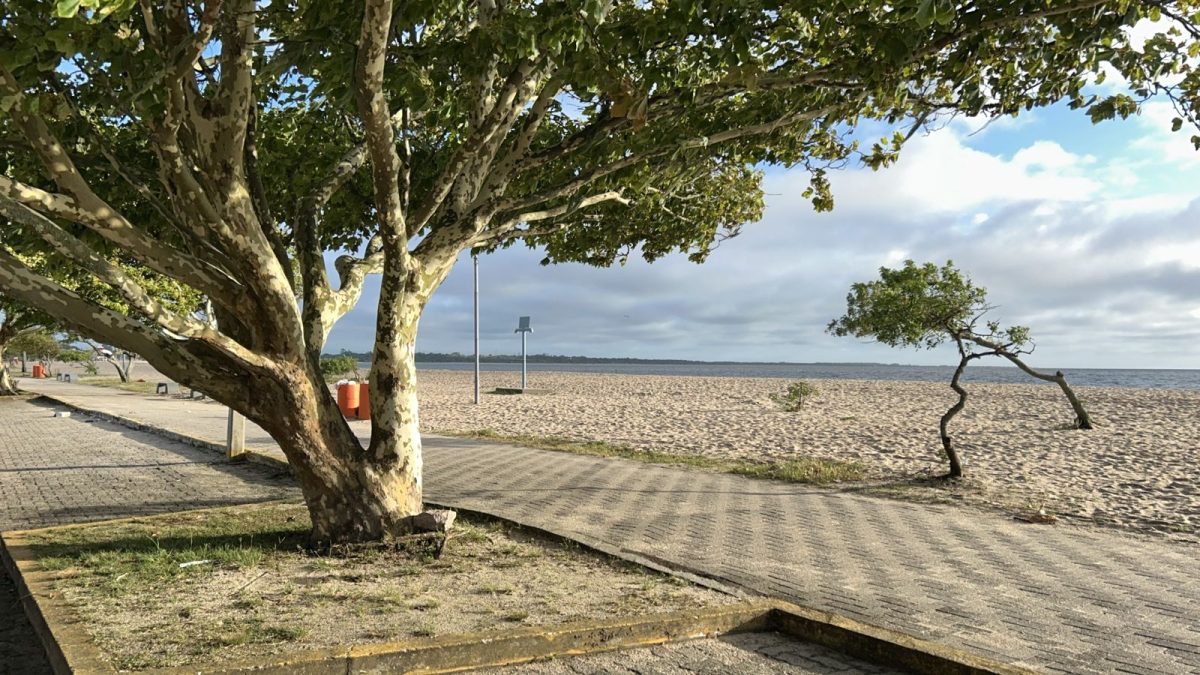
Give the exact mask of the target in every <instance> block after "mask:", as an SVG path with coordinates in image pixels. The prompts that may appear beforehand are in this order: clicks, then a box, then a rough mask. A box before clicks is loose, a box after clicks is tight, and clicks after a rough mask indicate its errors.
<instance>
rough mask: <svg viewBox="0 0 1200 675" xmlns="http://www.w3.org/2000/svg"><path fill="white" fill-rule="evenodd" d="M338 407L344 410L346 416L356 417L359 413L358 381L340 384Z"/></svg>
mask: <svg viewBox="0 0 1200 675" xmlns="http://www.w3.org/2000/svg"><path fill="white" fill-rule="evenodd" d="M337 401H338V408H339V409H340V410H341V411H342V415H343V416H345V417H354V416H355V415H357V414H358V383H357V382H349V383H346V384H339V385H338V388H337Z"/></svg>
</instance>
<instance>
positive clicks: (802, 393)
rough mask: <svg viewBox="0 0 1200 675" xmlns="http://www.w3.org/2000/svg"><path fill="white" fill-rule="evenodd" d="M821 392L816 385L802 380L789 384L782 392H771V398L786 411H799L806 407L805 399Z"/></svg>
mask: <svg viewBox="0 0 1200 675" xmlns="http://www.w3.org/2000/svg"><path fill="white" fill-rule="evenodd" d="M819 393H821V392H820V390H818V389H817V388H816V387H814V386H813V385H811V384H809V383H808V382H805V381H804V380H800V381H799V382H793V383H791V384H789V385H788V386H787V389H786V390H785V391H784V392H783V393H782V394H771V400H772V401H774V402H775V404H776V405H778V406H779V407H780V408H782V409H783V410H784V411H786V412H798V411H800V410H803V409H804V399H807V398H813V397H814V396H816V395H817V394H819Z"/></svg>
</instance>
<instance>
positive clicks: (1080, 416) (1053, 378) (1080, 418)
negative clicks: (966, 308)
mask: <svg viewBox="0 0 1200 675" xmlns="http://www.w3.org/2000/svg"><path fill="white" fill-rule="evenodd" d="M972 340H973V341H974V342H975V343H976V344H979V345H982V346H984V347H987V348H989V349H994V350H996V353H997V354H999V355H1000V356H1003V357H1004V358H1006V359H1008V360H1009V361H1012V362H1013V364H1014V365H1016V366H1017V367H1018V368H1020V369H1021V370H1023V371H1025V373H1026V374H1027V375H1029V376H1031V377H1036V378H1037V379H1039V380H1042V381H1044V382H1054V383H1055V384H1057V385H1058V387H1059V389H1062V392H1063V395H1065V396H1066V397H1067V401H1068V402H1070V404H1071V409H1072V410H1074V411H1075V428H1076V429H1091V428H1092V417H1091V415H1088V412H1087V410H1086V409H1084V407H1083V402H1082V401H1080V400H1079V397H1078V396H1076V395H1075V391H1074V390H1073V389H1071V385H1069V384H1067V376H1066V375H1063V372H1062V371H1061V370H1058V371H1055V373H1054V374H1053V375H1047V374H1045V373H1043V372H1041V371H1037V370H1034V369H1033V368H1031V367H1029V365H1027V364H1026V363H1025V362H1024V361H1022V360H1021V358H1020V357H1019V356H1017V355H1016V354H1013V353H1010V352H1008V351H1006V350H1005V349H1004V348H1003V347H1002V346H1001V345H997V344H995V343H994V342H991V341H990V340H984V339H980V338H972Z"/></svg>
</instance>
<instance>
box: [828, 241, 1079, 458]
mask: <svg viewBox="0 0 1200 675" xmlns="http://www.w3.org/2000/svg"><path fill="white" fill-rule="evenodd" d="M846 305H847V307H846V314H845V315H844V316H842V317H841V318H840V319H837V320H835V321H833V322H831V323H830V324H829V328H828V331H829V332H830V333H832V334H834V335H838V336H846V335H853V336H854V337H872V338H874V339H876V340H878V341H879V342H882V343H883V344H886V345H888V346H891V347H916V348H920V349H932V348H934V347H937V346H938V345H940V344H942V343H944V342H946V341H947V340H952V341H953V342H954V346H955V347H956V348H957V350H958V356H959V361H958V367H957V368H955V369H954V376H953V377H952V378H951V379H950V387H951V388H952V389H953V390H954V391H955V393H957V394H958V401H956V402H955V403H954V405H953V406H951V407H950V409H949V410H947V411H946V414H944V415H942V419H941V423H940V425H939V431H940V434H941V439H942V449H943V450H945V452H946V458H947V460H948V461H949V463H950V472H949V473H948V474H947V478H958V477H959V476H961V475H962V472H963V469H962V462H961V461H960V460H959V457H958V451H957V450H955V448H954V445H953V443H952V442H951V440H950V431H949V427H950V421H951V420H952V419H954V416H955V415H957V414H958V413H959V412H961V411H962V409H963V408H964V407H965V406H966V405H967V390H966V389H965V388H964V387H963V386H962V383H961V380H962V375H963V371H964V370H966V367H967V364H969V363H970V362H971V361H974V360H976V359H981V358H983V357H985V356H999V357H1003V358H1006V359H1008V360H1009V361H1012V362H1013V363H1014V364H1015V365H1016V366H1017V367H1018V368H1020V369H1021V370H1023V371H1024V372H1026V373H1028V374H1029V375H1031V376H1033V377H1036V378H1037V379H1039V380H1045V381H1047V382H1054V383H1056V384H1058V386H1059V387H1060V388H1061V389H1062V391H1063V394H1064V395H1066V397H1067V400H1068V401H1069V402H1070V404H1071V408H1072V409H1073V410H1074V411H1075V427H1076V428H1079V429H1091V428H1092V420H1091V417H1090V416H1089V415H1088V413H1087V410H1085V409H1084V407H1083V403H1082V402H1081V401H1080V400H1079V397H1078V396H1076V395H1075V392H1074V391H1073V390H1072V389H1071V387H1070V385H1068V384H1067V378H1066V376H1064V375H1063V374H1062V371H1057V372H1055V373H1054V374H1053V375H1049V374H1046V373H1043V372H1040V371H1037V370H1034V369H1033V368H1031V367H1029V365H1027V364H1026V363H1025V361H1023V360H1022V359H1021V357H1022V356H1024V355H1027V354H1031V353H1033V349H1034V343H1033V341H1032V340H1031V339H1030V338H1029V329H1028V328H1026V327H1025V326H1010V327H1008V328H1003V329H1002V328H1001V327H1000V323H999V322H998V321H986V322H984V321H983V317H984V315H985V314H986V313H987V312H988V311H990V310H991V309H992V306H990V305H988V304H987V290H986V289H984V288H981V287H978V286H975V285H974V284H973V283H971V279H970V278H969V277H967V276H966V275H964V274H963V273H962V272H960V271H959V270H958V269H956V268H955V267H954V263H953V262H947V263H946V264H945V265H943V266H942V267H938V266H937V265H934V264H933V263H925V264H924V265H920V266H918V265H917V264H916V263H914V262H913V261H911V260H906V261H905V262H904V267H902V268H900V269H888V268H886V267H881V268H879V279H878V280H876V281H868V282H865V283H856V284H854V285H853V286H852V287H851V290H850V294H849V295H848V296H846ZM981 324H982V326H981Z"/></svg>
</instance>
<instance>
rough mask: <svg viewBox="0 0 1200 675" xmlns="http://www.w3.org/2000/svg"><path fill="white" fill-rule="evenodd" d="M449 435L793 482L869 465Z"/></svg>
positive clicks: (486, 432) (830, 479) (856, 473)
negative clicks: (745, 458)
mask: <svg viewBox="0 0 1200 675" xmlns="http://www.w3.org/2000/svg"><path fill="white" fill-rule="evenodd" d="M447 435H450V436H458V437H460V438H474V439H478V440H487V441H497V442H500V443H510V444H513V445H523V446H525V447H529V448H538V449H539V450H555V451H558V452H570V453H573V454H576V455H591V456H593V457H619V458H621V459H631V460H634V461H637V462H646V463H648V464H663V465H667V466H689V467H693V468H697V469H705V470H708V471H720V472H723V473H733V474H738V475H741V476H749V477H751V478H764V479H770V480H782V481H787V482H791V483H808V484H812V485H827V484H830V483H840V482H847V481H856V480H862V479H863V478H864V477H866V467H864V466H863V465H862V464H861V463H859V462H843V461H839V460H833V459H822V458H818V457H806V458H802V459H792V460H787V461H782V462H747V461H738V460H728V459H716V458H713V457H707V456H705V455H696V454H684V453H672V452H659V451H656V450H646V449H643V448H635V447H633V446H629V445H620V444H616V443H608V442H605V441H577V440H573V439H570V438H561V437H557V436H534V435H531V434H501V433H499V432H496V431H493V430H491V429H478V430H475V431H464V432H449V433H448V434H447Z"/></svg>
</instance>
